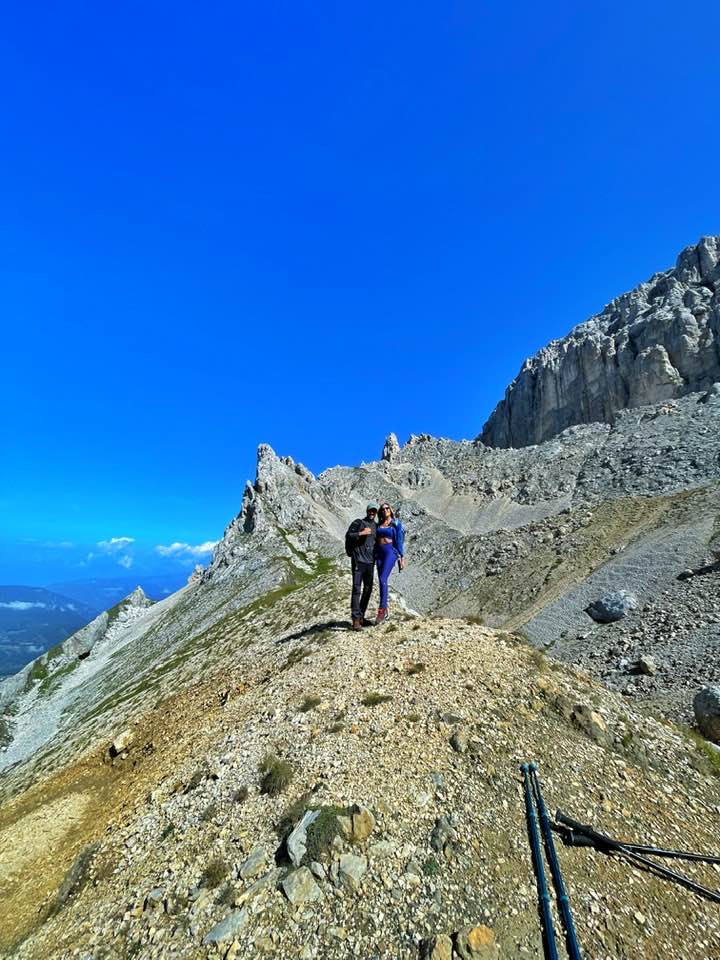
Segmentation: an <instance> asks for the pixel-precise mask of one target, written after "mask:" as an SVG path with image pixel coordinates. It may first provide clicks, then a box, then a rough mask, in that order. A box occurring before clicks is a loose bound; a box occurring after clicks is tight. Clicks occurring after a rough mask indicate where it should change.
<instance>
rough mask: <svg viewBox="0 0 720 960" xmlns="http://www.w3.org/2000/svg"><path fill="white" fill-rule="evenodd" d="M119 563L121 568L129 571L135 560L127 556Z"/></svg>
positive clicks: (121, 558)
mask: <svg viewBox="0 0 720 960" xmlns="http://www.w3.org/2000/svg"><path fill="white" fill-rule="evenodd" d="M118 563H119V564H120V566H121V567H125V569H126V570H129V569H130V567H131V566H132V564H133V558H132V557H129V556H128V555H127V554H125V556H124V557H120V559H119V560H118Z"/></svg>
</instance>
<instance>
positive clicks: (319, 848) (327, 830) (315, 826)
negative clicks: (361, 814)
mask: <svg viewBox="0 0 720 960" xmlns="http://www.w3.org/2000/svg"><path fill="white" fill-rule="evenodd" d="M316 809H318V810H319V812H320V816H319V817H318V818H317V820H314V821H313V823H311V824H310V826H309V827H308V831H307V840H306V843H305V846H306V850H307V852H306V854H305V862H306V863H313V861H315V860H317V861H318V862H319V861H321V860H324V859H325V858H326V857H327V856H328V854H329V853H330V851H331V849H332V843H333V840H334V839H335V837H337V836H339V834H340V832H341V831H340V824H339V823H338V817H346V816H347V815H348V814H349V812H350V809H349V807H335V806H327V807H318V808H316Z"/></svg>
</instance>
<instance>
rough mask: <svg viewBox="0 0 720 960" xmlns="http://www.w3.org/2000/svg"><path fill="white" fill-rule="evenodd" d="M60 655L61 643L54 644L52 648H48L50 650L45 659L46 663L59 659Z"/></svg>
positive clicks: (61, 653) (61, 652)
mask: <svg viewBox="0 0 720 960" xmlns="http://www.w3.org/2000/svg"><path fill="white" fill-rule="evenodd" d="M62 655H63V645H62V644H61V643H56V644H55V646H54V647H50V649H49V650H48V652H47V659H48V661H50V660H57V658H58V657H61V656H62Z"/></svg>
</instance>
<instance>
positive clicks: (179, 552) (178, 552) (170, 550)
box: [155, 540, 217, 559]
mask: <svg viewBox="0 0 720 960" xmlns="http://www.w3.org/2000/svg"><path fill="white" fill-rule="evenodd" d="M216 544H217V540H206V541H205V543H198V544H197V545H196V546H194V547H193V546H192V545H191V544H189V543H179V542H178V541H175V543H171V544H170V546H168V547H165V546H163V545H162V544H161V543H159V544H158V545H157V546H156V547H155V550H156V551H157V552H158V553H159V554H160V556H161V557H184V558H185V559H187V558H188V557H200V556H202V555H203V554H205V553H212V552H213V550H214V549H215V545H216Z"/></svg>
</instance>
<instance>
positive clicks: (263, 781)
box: [260, 753, 294, 797]
mask: <svg viewBox="0 0 720 960" xmlns="http://www.w3.org/2000/svg"><path fill="white" fill-rule="evenodd" d="M260 774H261V778H260V793H265V794H267V795H268V796H269V797H276V796H278V794H280V793H282V792H283V791H284V790H286V789H287V788H288V786H289V785H290V781H291V780H292V778H293V775H294V770H293V768H292V766H291V765H290V764H289V763H288V762H287V760H280V759H279V757H276V756H275V755H274V754H272V753H268V754H267V756H266V757H265V758H264V760H263V762H262V763H261V764H260Z"/></svg>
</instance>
